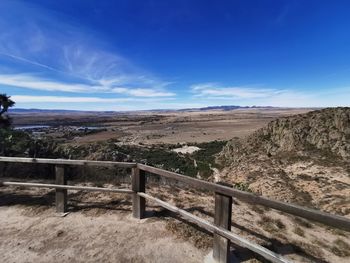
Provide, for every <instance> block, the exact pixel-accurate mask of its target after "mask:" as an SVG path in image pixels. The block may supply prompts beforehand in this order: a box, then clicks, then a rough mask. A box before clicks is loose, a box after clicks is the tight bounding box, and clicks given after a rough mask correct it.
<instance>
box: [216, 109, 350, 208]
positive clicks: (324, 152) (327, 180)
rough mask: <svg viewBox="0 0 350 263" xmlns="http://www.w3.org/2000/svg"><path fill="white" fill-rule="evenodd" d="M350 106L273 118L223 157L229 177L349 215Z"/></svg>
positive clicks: (266, 192)
mask: <svg viewBox="0 0 350 263" xmlns="http://www.w3.org/2000/svg"><path fill="white" fill-rule="evenodd" d="M349 157H350V108H328V109H323V110H318V111H312V112H309V113H306V114H301V115H295V116H291V117H286V118H280V119H277V120H275V121H272V122H270V123H269V124H268V125H267V127H265V128H262V129H260V130H258V131H256V132H254V133H253V134H251V135H250V136H248V137H247V138H245V139H241V140H239V139H233V140H231V141H230V142H229V143H228V144H227V145H226V146H225V147H224V149H223V151H222V152H221V153H220V155H219V156H218V162H220V163H221V164H222V165H223V167H225V168H224V169H223V171H222V173H221V176H222V177H223V178H224V179H225V180H226V181H231V182H234V183H245V184H248V185H249V188H250V189H251V190H252V191H253V192H256V193H259V194H262V195H265V196H269V197H272V198H275V199H280V200H283V201H288V202H295V203H299V204H302V205H308V206H312V207H317V208H321V209H323V210H326V211H333V212H336V213H339V214H342V215H350V163H349Z"/></svg>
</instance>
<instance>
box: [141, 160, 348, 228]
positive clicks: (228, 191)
mask: <svg viewBox="0 0 350 263" xmlns="http://www.w3.org/2000/svg"><path fill="white" fill-rule="evenodd" d="M137 166H138V167H139V169H141V170H144V171H146V172H150V173H153V174H157V175H160V176H163V177H165V178H170V179H174V180H177V181H180V182H184V183H186V184H189V185H191V186H193V187H195V188H198V189H200V190H208V191H213V192H217V193H221V194H223V195H228V196H232V197H236V198H238V199H240V200H242V201H245V202H247V203H251V204H255V205H263V206H266V207H270V208H273V209H276V210H279V211H282V212H285V213H288V214H292V215H295V216H299V217H302V218H306V219H309V220H311V221H315V222H319V223H322V224H325V225H328V226H332V227H335V228H339V229H343V230H346V231H350V219H348V218H346V217H343V216H337V215H332V214H328V213H325V212H321V211H319V210H315V209H311V208H306V207H302V206H298V205H295V204H290V203H284V202H280V201H275V200H271V199H268V198H266V197H262V196H258V195H255V194H252V193H248V192H244V191H240V190H237V189H233V188H230V187H227V186H222V185H218V184H214V183H211V182H206V181H203V180H199V179H196V178H193V177H189V176H186V175H181V174H178V173H174V172H169V171H166V170H163V169H159V168H155V167H151V166H148V165H144V164H138V165H137Z"/></svg>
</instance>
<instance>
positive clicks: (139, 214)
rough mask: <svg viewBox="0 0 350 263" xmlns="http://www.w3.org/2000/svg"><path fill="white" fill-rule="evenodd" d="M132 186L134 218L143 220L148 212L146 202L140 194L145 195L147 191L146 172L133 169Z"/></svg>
mask: <svg viewBox="0 0 350 263" xmlns="http://www.w3.org/2000/svg"><path fill="white" fill-rule="evenodd" d="M131 184H132V185H131V186H132V190H133V198H132V214H133V217H134V218H138V219H142V218H143V216H144V213H145V210H146V200H145V198H143V197H142V196H140V195H138V193H142V192H143V193H144V192H145V190H146V176H145V172H144V171H142V170H140V169H138V168H132V175H131Z"/></svg>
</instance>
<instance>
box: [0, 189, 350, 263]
mask: <svg viewBox="0 0 350 263" xmlns="http://www.w3.org/2000/svg"><path fill="white" fill-rule="evenodd" d="M107 186H108V185H105V187H107ZM146 191H147V192H148V193H150V194H151V195H153V196H155V197H158V198H160V199H162V200H164V201H167V202H169V203H171V204H174V205H176V206H178V207H180V208H182V209H185V210H187V211H189V212H191V213H193V214H195V215H197V216H199V217H201V218H204V219H206V220H208V221H210V222H212V221H213V211H214V198H213V195H212V194H210V193H204V192H199V191H195V190H193V189H184V188H179V187H176V186H174V185H172V186H165V185H162V187H157V186H156V185H148V187H147V190H146ZM69 211H70V212H71V213H70V214H69V215H67V216H66V217H63V218H62V217H57V216H55V212H54V192H53V191H49V190H45V189H41V190H39V189H23V188H20V187H6V188H5V187H4V188H1V189H0V255H1V258H2V261H1V262H203V260H204V258H205V257H206V255H208V253H209V251H210V249H211V245H212V237H211V235H208V234H206V233H205V232H203V230H201V229H198V228H194V227H192V226H191V225H189V224H187V223H185V222H183V221H181V220H180V221H179V220H178V218H175V217H172V216H170V215H169V214H168V213H165V212H164V211H163V210H162V209H160V208H159V207H157V206H155V205H154V204H152V203H149V202H147V213H148V214H147V215H148V218H146V219H143V220H136V219H133V218H132V217H131V200H130V197H129V196H125V195H121V194H115V193H108V194H107V193H96V192H90V193H83V192H77V191H70V193H69ZM232 231H233V232H234V233H236V234H239V235H240V236H242V237H244V238H247V239H249V240H251V241H253V242H256V243H258V244H261V245H264V246H266V247H267V248H269V249H271V250H273V251H275V252H277V253H280V254H282V255H284V256H285V257H286V258H288V259H290V260H291V261H292V262H342V263H347V262H349V259H350V255H349V254H348V252H349V251H348V249H347V246H349V245H350V236H349V233H346V232H343V231H340V230H336V229H332V228H328V227H324V226H322V225H319V224H313V223H310V222H308V221H306V220H302V219H297V218H294V217H292V216H288V215H286V214H283V213H279V212H277V211H274V210H272V209H266V208H263V207H260V206H253V205H248V204H246V203H243V202H240V201H238V200H236V199H235V201H234V205H233V212H232ZM232 253H233V256H234V257H235V258H237V259H238V260H239V262H247V263H248V262H250V263H252V262H255V263H256V262H260V261H259V260H258V259H259V258H257V257H256V255H254V254H252V253H251V252H249V251H247V250H246V249H243V248H239V247H237V246H234V245H232Z"/></svg>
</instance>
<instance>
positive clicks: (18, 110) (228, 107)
mask: <svg viewBox="0 0 350 263" xmlns="http://www.w3.org/2000/svg"><path fill="white" fill-rule="evenodd" d="M256 108H262V109H266V108H275V107H271V106H237V105H223V106H209V107H204V108H185V109H179V110H174V109H154V110H140V111H84V110H50V109H22V108H14V109H10V110H9V112H10V113H18V114H21V113H22V114H24V113H27V114H29V113H47V114H81V113H85V114H86V113H101V114H118V113H130V112H169V111H177V112H182V111H210V110H223V111H230V110H236V109H256ZM277 108H278V107H277Z"/></svg>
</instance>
